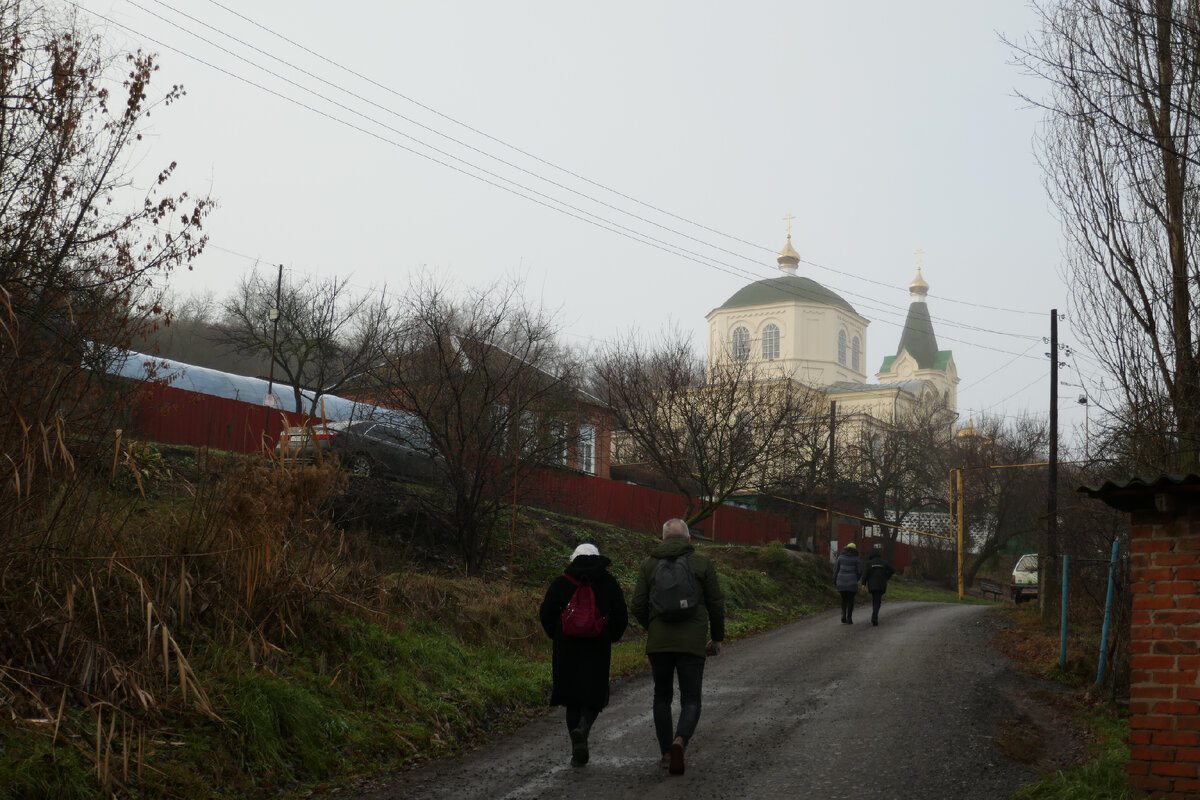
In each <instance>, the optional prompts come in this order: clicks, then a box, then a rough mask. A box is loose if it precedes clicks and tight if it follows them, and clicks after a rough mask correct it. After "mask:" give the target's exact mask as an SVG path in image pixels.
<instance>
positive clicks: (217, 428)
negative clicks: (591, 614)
mask: <svg viewBox="0 0 1200 800" xmlns="http://www.w3.org/2000/svg"><path fill="white" fill-rule="evenodd" d="M137 391H139V392H140V397H139V402H138V403H136V404H135V408H134V411H133V413H132V420H131V425H130V428H131V432H132V433H133V434H135V435H137V436H140V437H144V438H146V439H150V440H152V441H156V442H163V443H167V444H186V445H193V446H196V447H212V448H217V449H221V450H231V451H234V452H238V453H257V452H261V450H262V446H263V430H264V425H265V424H266V422H267V419H268V411H267V409H266V408H265V407H264V406H260V405H255V404H253V403H246V402H243V401H241V400H230V399H227V398H223V397H215V396H212V395H205V394H197V393H195V392H189V391H186V390H183V389H176V388H174V387H171V386H161V385H158V384H154V383H146V384H142V385H141V386H140V387H139V388H138V390H137ZM269 416H270V436H268V437H267V441H268V442H269V444H270V446H271V447H274V443H275V440H276V439H277V438H278V436H279V426H280V419H281V417H283V418H287V419H288V422H289V424H291V425H303V424H305V422H306V421H307V420H308V419H309V418H308V417H307V416H305V415H302V414H294V413H291V412H283V411H279V410H274V409H273V410H271V411H270V412H269ZM525 488H526V491H525V492H524V493H523V494H524V497H523V500H524V501H525V502H526V503H528V504H530V505H534V506H538V507H540V508H547V509H550V510H552V511H560V512H563V513H566V514H571V515H574V516H579V517H584V518H586V519H591V520H595V521H597V522H606V523H609V524H612V525H620V526H622V527H625V528H629V529H631V530H642V531H646V532H647V533H652V534H655V535H658V534H659V533H660V532H661V530H662V524H663V522H665V521H666V520H668V519H670V518H671V517H681V516H683V515H684V513H685V511H686V504H685V503H684V500H683V498H682V497H680V496H679V495H677V494H672V493H669V492H661V491H658V490H656V489H650V488H647V487H645V486H636V485H633V484H629V483H622V482H619V481H613V480H608V479H606V478H598V477H595V476H591V475H581V474H574V473H569V472H560V471H556V470H537V471H535V472H534V473H533V474H532V475H531V476H530V477H529V478H528V485H527V486H526V487H525ZM695 532H696V533H698V534H702V535H704V536H707V537H709V538H711V539H713V540H715V541H719V542H735V543H738V544H751V545H762V544H766V543H767V542H770V541H774V540H780V541H783V542H787V541H789V540H790V539H791V538H792V536H793V535H794V533H793V520H792V519H790V518H788V517H785V516H781V515H779V514H772V513H768V512H765V511H751V510H749V509H745V508H737V507H735V506H721V507H720V508H719V509H717V511H716V513H715V514H714V515H713V516H712V517H711V518H709V519H707V520H705V521H704V522H701V523H699V524H698V525H697V526H696V528H695Z"/></svg>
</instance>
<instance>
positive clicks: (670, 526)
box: [629, 519, 725, 775]
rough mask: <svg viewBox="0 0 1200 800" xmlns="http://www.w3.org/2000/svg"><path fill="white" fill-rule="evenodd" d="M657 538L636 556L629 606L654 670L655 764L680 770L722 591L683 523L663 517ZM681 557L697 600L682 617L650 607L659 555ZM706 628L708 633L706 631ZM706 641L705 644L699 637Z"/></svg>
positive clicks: (715, 641) (717, 631)
mask: <svg viewBox="0 0 1200 800" xmlns="http://www.w3.org/2000/svg"><path fill="white" fill-rule="evenodd" d="M662 536H663V540H662V544H660V545H658V546H657V547H655V548H654V550H653V552H651V554H650V556H649V557H648V558H647V559H646V560H645V561H643V562H642V568H641V571H640V572H639V573H638V580H637V587H636V588H635V589H634V591H633V602H632V603H631V605H630V608H629V610H630V611H631V612H632V614H633V616H634V618H635V619H637V621H638V622H639V623H641V625H642V627H643V628H645V629H646V632H647V635H646V656H647V657H648V658H649V659H650V670H651V672H652V673H653V675H654V732H655V735H656V736H657V737H658V744H659V749H660V751H661V752H662V761H661V764H662V766H664V767H667V768H669V769H670V772H671V774H672V775H682V774H683V769H684V762H683V751H684V749H685V748H686V747H687V745H688V742H689V741H691V738H692V734H693V733H694V732H695V730H696V723H697V722H699V721H700V688H701V685H702V684H703V681H704V659H705V657H706V656H707V655H714V656H715V655H717V654H719V653H720V652H721V642H722V641H723V640H724V639H725V594H724V593H723V592H722V591H721V583H720V581H718V580H717V568H716V565H715V564H714V563H713V561H712V559H710V558H709V557H708V556H706V555H703V554H702V553H697V552H696V547H695V545H693V544H692V535H691V533H690V532H689V531H688V526H687V523H685V522H684V521H683V520H681V519H669V520H667V521H666V522H665V523H663V534H662ZM681 557H682V558H685V559H686V560H687V563H688V564H689V565H690V566H691V570H692V572H693V573H694V574H695V583H696V589H697V595H698V602H697V603H696V605H695V610H694V611H693V612H691V613H690V615H689V616H687V617H686V618H684V619H668V617H671V616H678V615H673V614H671V613H669V612H667V611H660V610H656V609H655V608H654V604H653V602H652V598H654V597H655V592H654V590H655V575H656V573H657V571H658V568H659V563H660V562H661V561H663V560H664V559H667V560H670V559H679V558H681ZM710 629H711V631H712V635H711V636H709V630H710ZM706 641H707V645H706V644H705V642H706ZM676 674H678V675H679V723H678V725H677V726H675V727H674V728H672V716H671V700H672V699H673V697H674V695H675V675H676Z"/></svg>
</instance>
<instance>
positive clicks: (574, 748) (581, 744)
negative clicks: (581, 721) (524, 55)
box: [571, 728, 588, 767]
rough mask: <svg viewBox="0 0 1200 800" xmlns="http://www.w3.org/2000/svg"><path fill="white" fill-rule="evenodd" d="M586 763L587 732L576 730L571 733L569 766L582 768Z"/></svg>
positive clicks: (580, 729)
mask: <svg viewBox="0 0 1200 800" xmlns="http://www.w3.org/2000/svg"><path fill="white" fill-rule="evenodd" d="M586 763H588V742H587V731H585V730H583V729H582V728H576V729H575V730H573V731H571V766H572V767H582V766H583V765H584V764H586Z"/></svg>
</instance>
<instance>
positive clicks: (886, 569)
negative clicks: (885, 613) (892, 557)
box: [862, 542, 896, 625]
mask: <svg viewBox="0 0 1200 800" xmlns="http://www.w3.org/2000/svg"><path fill="white" fill-rule="evenodd" d="M895 574H896V569H895V567H893V566H892V565H891V564H889V563H888V562H886V561H884V560H883V545H881V544H879V543H878V542H876V543H875V546H874V547H872V548H871V557H870V558H868V559H867V569H866V571H865V572H864V574H863V577H862V584H863V586H865V587H867V591H868V592H870V593H871V624H872V625H878V624H879V606H880V605H881V604H882V603H883V593H884V592H886V591H887V584H888V579H889V578H891V577H892V576H893V575H895Z"/></svg>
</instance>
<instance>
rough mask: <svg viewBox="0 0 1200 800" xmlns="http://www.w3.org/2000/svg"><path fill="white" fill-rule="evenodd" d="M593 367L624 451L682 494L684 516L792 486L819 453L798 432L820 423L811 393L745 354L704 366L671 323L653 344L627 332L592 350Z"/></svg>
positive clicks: (817, 398) (818, 403) (692, 517)
mask: <svg viewBox="0 0 1200 800" xmlns="http://www.w3.org/2000/svg"><path fill="white" fill-rule="evenodd" d="M593 371H594V376H595V377H594V381H595V387H596V388H595V391H596V393H597V395H599V397H600V398H601V399H602V400H604V401H605V403H606V404H607V405H608V406H609V407H610V408H611V409H612V413H613V418H614V423H615V426H616V427H617V428H618V429H620V434H619V435H621V436H624V437H625V438H626V446H625V456H626V458H629V459H633V460H637V461H643V462H645V463H647V464H648V465H649V466H650V467H651V468H653V469H654V470H655V471H656V472H657V473H659V474H660V475H662V476H663V477H664V478H665V479H666V480H667V481H668V482H669V483H670V484H671V486H672V487H673V488H674V489H675V491H676V492H678V493H679V494H680V495H682V496H683V497H684V499H685V500H686V501H687V520H686V521H687V522H688V523H689V524H692V523H695V522H699V521H701V520H703V519H705V518H707V517H709V516H710V515H712V513H713V512H714V511H715V510H716V509H717V508H718V507H719V506H720V505H721V504H722V503H723V502H725V500H726V499H727V498H729V497H730V496H731V495H734V494H736V493H738V492H751V491H767V490H769V489H772V488H774V487H777V486H788V487H794V485H795V483H796V481H797V476H799V475H801V473H802V472H803V469H802V465H804V464H808V463H811V462H812V461H813V460H814V459H819V453H816V452H812V450H811V446H808V447H806V444H807V445H811V442H812V437H806V436H805V435H804V432H805V431H809V430H810V429H812V428H813V427H814V426H817V427H820V426H822V425H823V424H824V420H823V417H822V415H821V408H822V407H823V396H822V395H820V393H818V392H816V391H814V390H812V389H811V388H809V387H806V386H804V385H802V384H800V383H797V382H796V381H793V380H789V379H785V378H778V377H768V376H767V375H766V374H765V373H764V372H763V370H762V367H761V366H760V365H758V364H757V363H755V362H753V361H750V360H738V359H732V358H730V359H718V360H715V361H714V362H713V363H712V364H710V365H707V366H706V364H705V362H704V360H703V359H702V358H700V357H699V356H698V355H697V354H696V353H695V352H694V351H693V349H692V347H691V345H690V344H689V342H688V341H687V340H686V339H685V338H684V336H683V335H682V334H681V333H680V332H678V331H673V332H670V333H668V334H667V335H666V336H665V337H664V339H663V341H662V343H661V344H659V345H658V346H656V347H647V346H646V345H644V344H642V343H641V342H640V341H639V340H638V338H637V336H636V335H635V334H629V335H628V336H627V337H626V338H624V339H623V340H621V341H620V342H618V343H616V344H614V345H611V346H609V347H608V348H606V349H605V350H603V351H602V352H601V353H600V354H599V355H598V356H597V357H596V359H595V364H594V367H593ZM614 438H616V437H614Z"/></svg>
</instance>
